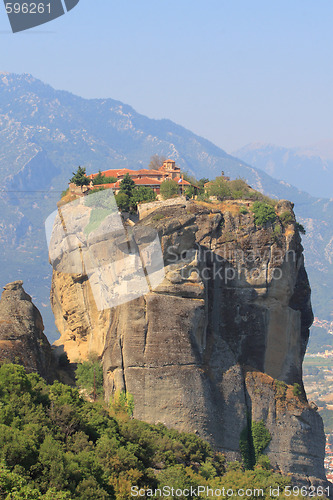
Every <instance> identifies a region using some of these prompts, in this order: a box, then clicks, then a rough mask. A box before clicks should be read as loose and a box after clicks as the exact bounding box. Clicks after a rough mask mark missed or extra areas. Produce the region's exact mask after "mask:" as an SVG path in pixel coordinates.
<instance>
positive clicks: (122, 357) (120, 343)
mask: <svg viewBox="0 0 333 500" xmlns="http://www.w3.org/2000/svg"><path fill="white" fill-rule="evenodd" d="M119 347H120V357H121V369H122V373H123V384H124V391H125V393H127V385H126V373H125V364H124V352H123V339H122V337H121V336H120V337H119Z"/></svg>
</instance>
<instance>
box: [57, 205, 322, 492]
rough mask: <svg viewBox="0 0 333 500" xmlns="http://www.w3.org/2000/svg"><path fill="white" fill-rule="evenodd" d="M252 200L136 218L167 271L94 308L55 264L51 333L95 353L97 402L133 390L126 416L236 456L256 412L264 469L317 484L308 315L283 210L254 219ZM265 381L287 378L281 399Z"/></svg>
mask: <svg viewBox="0 0 333 500" xmlns="http://www.w3.org/2000/svg"><path fill="white" fill-rule="evenodd" d="M251 205H252V203H251V202H236V201H230V202H224V203H222V204H205V203H195V202H187V203H184V204H183V205H181V206H177V207H159V208H158V211H155V212H153V213H151V214H150V215H148V216H147V217H145V218H143V219H142V220H140V221H139V222H138V223H137V224H136V227H137V228H139V229H140V228H141V230H144V229H145V228H154V229H156V231H157V232H158V234H159V238H160V242H161V247H162V252H163V259H164V271H165V279H164V280H163V282H162V283H160V284H159V285H158V286H157V287H156V288H155V289H150V291H149V292H148V293H146V294H145V295H143V296H141V297H138V298H136V299H135V300H132V301H131V302H127V303H124V304H121V305H119V306H118V307H116V308H114V309H112V310H110V309H109V310H106V311H102V312H99V313H98V314H97V311H96V309H94V307H95V306H94V304H93V301H91V300H90V299H89V294H90V296H91V292H90V291H89V287H90V285H89V280H87V279H86V277H85V276H84V275H82V276H80V277H77V276H76V277H73V276H72V277H69V276H67V277H66V276H65V275H63V274H62V273H56V272H55V273H54V278H53V288H52V297H51V300H52V303H53V304H54V305H55V306H54V310H55V312H56V317H57V324H58V327H59V329H60V331H61V334H62V337H61V339H60V342H61V341H63V344H64V345H65V348H66V342H69V340H68V339H69V338H70V337H72V340H71V341H72V342H73V343H76V344H77V346H78V350H80V352H81V353H82V354H83V355H84V356H85V355H87V353H88V352H89V349H90V350H91V349H92V350H94V351H95V352H98V353H99V354H100V355H101V356H102V357H103V364H104V375H105V390H106V397H107V399H109V398H111V397H112V395H113V394H114V393H115V392H117V391H121V390H125V391H128V392H130V393H132V394H133V396H134V402H135V410H134V416H135V417H136V418H138V419H142V420H146V421H148V422H151V423H157V422H163V423H164V424H165V425H167V426H170V427H175V428H177V429H179V430H183V431H190V432H195V433H198V434H199V435H200V436H201V437H203V438H205V439H207V440H208V441H209V442H210V443H212V445H213V446H214V447H215V448H217V449H219V450H222V451H224V452H226V453H227V454H228V456H229V458H239V457H240V454H239V449H240V448H239V440H240V434H241V431H242V430H243V429H244V428H245V427H246V425H247V416H248V415H250V416H252V418H253V419H254V420H258V419H259V420H261V419H262V420H264V422H266V425H267V427H268V428H269V431H270V433H271V435H272V440H271V443H270V445H269V447H268V448H267V453H268V455H269V457H270V458H271V460H272V463H273V464H274V466H275V467H276V468H278V469H281V470H282V471H284V472H292V473H293V474H294V476H295V477H296V478H297V477H300V476H302V477H303V479H304V477H305V476H306V477H308V481H309V482H310V483H314V482H316V481H324V480H325V474H324V468H323V458H324V434H323V428H322V422H321V419H320V417H319V416H318V415H317V413H316V412H315V411H314V410H312V409H311V408H310V406H309V405H308V403H307V401H306V397H305V394H304V390H303V385H302V361H303V357H304V353H305V349H306V345H307V341H308V336H309V327H310V325H311V323H312V319H313V315H312V310H311V303H310V287H309V283H308V280H307V275H306V272H305V269H304V262H303V253H302V251H303V248H302V246H301V241H300V237H299V234H298V231H297V230H296V226H295V220H294V214H293V211H292V208H293V207H292V204H291V203H290V202H287V201H281V202H279V203H278V205H277V207H276V211H277V214H284V216H285V214H286V212H288V213H289V214H290V217H289V219H291V222H289V223H287V224H286V223H285V222H283V221H282V219H281V220H280V219H278V220H277V222H275V223H274V224H266V225H265V226H264V227H256V226H255V224H254V221H253V214H252V212H251V210H250V206H251ZM284 220H286V218H285V217H284ZM68 280H69V281H68ZM66 293H67V294H68V300H67V304H68V306H66V305H65V306H63V300H62V297H63V294H66ZM78 298H80V300H79V301H78ZM70 304H72V305H70ZM71 311H72V313H71ZM94 318H95V319H94ZM62 325H63V327H62ZM80 328H81V329H82V330H80ZM83 345H84V346H85V347H84V348H83V347H82V346H83ZM80 346H81V347H80ZM275 379H278V380H280V381H284V382H285V383H286V384H287V385H288V387H289V389H288V391H287V393H286V396H285V403H284V405H280V406H279V405H278V403H277V398H276V394H275V392H274V390H273V389H272V387H273V386H274V380H275ZM295 383H297V384H299V385H300V386H301V390H302V391H303V393H302V394H301V395H300V396H294V394H293V392H292V385H293V384H295ZM281 434H284V436H285V437H284V439H280V440H279V438H278V436H279V435H281Z"/></svg>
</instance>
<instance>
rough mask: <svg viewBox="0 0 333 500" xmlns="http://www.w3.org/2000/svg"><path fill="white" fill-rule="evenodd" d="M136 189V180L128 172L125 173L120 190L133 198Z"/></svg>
mask: <svg viewBox="0 0 333 500" xmlns="http://www.w3.org/2000/svg"><path fill="white" fill-rule="evenodd" d="M134 189H135V182H134V181H133V179H132V178H131V176H130V175H129V174H128V173H127V174H125V175H124V177H123V180H122V181H121V183H120V192H121V193H125V194H126V195H127V196H128V197H129V198H131V196H132V194H133V191H134Z"/></svg>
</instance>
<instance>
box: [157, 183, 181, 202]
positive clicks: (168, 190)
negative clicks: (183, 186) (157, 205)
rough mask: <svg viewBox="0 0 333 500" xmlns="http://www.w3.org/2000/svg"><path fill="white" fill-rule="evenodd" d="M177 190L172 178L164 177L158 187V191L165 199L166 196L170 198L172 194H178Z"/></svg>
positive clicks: (177, 187)
mask: <svg viewBox="0 0 333 500" xmlns="http://www.w3.org/2000/svg"><path fill="white" fill-rule="evenodd" d="M178 191H179V186H178V184H177V182H176V181H173V180H172V179H165V181H163V182H162V184H161V187H160V193H161V195H162V196H163V198H164V199H165V200H167V199H168V198H172V197H173V196H175V195H176V194H178Z"/></svg>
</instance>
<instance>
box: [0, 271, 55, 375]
mask: <svg viewBox="0 0 333 500" xmlns="http://www.w3.org/2000/svg"><path fill="white" fill-rule="evenodd" d="M22 285H23V282H22V281H14V282H13V283H8V285H6V286H5V287H4V291H3V293H2V296H1V300H0V360H1V361H5V360H6V361H10V362H11V363H18V364H21V365H23V366H24V367H25V368H26V370H27V371H28V372H38V373H39V374H40V375H41V376H42V377H44V378H45V379H46V380H48V381H52V380H53V378H54V366H53V361H52V354H51V346H50V344H49V342H48V340H47V338H46V336H45V335H44V333H43V332H44V325H43V320H42V317H41V315H40V312H39V311H38V309H37V307H36V306H35V305H34V304H33V303H32V301H31V297H30V296H29V295H28V294H27V293H26V292H25V291H24V289H23V286H22Z"/></svg>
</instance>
